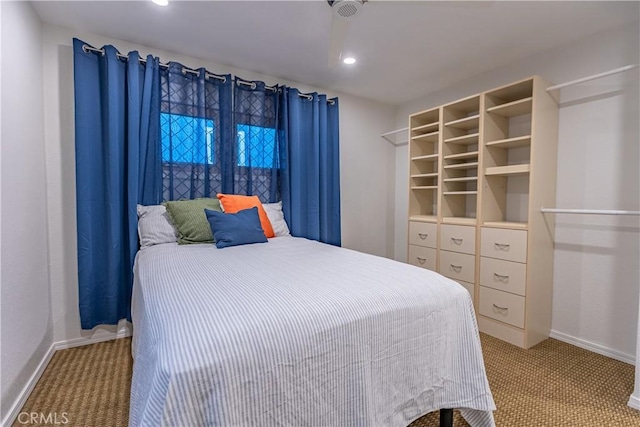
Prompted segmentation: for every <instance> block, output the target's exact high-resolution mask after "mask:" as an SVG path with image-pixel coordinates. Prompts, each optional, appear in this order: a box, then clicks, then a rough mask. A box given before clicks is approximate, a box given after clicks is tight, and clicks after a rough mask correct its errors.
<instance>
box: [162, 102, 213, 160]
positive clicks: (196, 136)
mask: <svg viewBox="0 0 640 427" xmlns="http://www.w3.org/2000/svg"><path fill="white" fill-rule="evenodd" d="M160 129H161V132H162V161H163V162H164V163H195V164H205V163H206V164H209V165H213V164H215V161H216V158H215V150H214V148H215V137H214V135H215V133H214V130H215V128H214V124H213V120H212V119H203V118H199V117H191V116H183V115H180V114H169V113H160Z"/></svg>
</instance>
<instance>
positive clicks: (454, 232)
mask: <svg viewBox="0 0 640 427" xmlns="http://www.w3.org/2000/svg"><path fill="white" fill-rule="evenodd" d="M440 249H443V250H445V251H452V252H461V253H463V254H471V255H473V254H475V253H476V228H475V227H469V226H465V225H448V224H442V225H441V227H440Z"/></svg>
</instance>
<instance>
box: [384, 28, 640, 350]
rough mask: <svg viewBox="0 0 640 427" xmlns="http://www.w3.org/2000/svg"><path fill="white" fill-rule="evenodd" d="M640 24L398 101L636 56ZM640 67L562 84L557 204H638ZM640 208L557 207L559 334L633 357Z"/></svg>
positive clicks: (612, 64)
mask: <svg viewBox="0 0 640 427" xmlns="http://www.w3.org/2000/svg"><path fill="white" fill-rule="evenodd" d="M639 36H640V29H639V27H638V25H637V24H636V25H631V26H627V27H623V28H617V29H614V30H610V31H607V32H604V33H600V34H596V35H594V36H592V37H588V38H584V39H582V40H579V41H576V42H574V43H572V44H569V45H565V46H560V47H557V48H555V49H553V50H550V51H546V52H542V53H540V54H537V55H535V56H532V57H529V58H526V59H523V60H521V61H518V62H516V63H514V64H511V65H510V66H507V67H502V68H499V69H496V70H493V71H491V72H487V73H484V74H481V75H479V76H476V77H474V78H473V79H469V80H467V81H464V82H461V83H460V84H459V85H457V86H456V87H452V88H450V89H448V90H444V91H440V92H437V93H434V94H432V95H430V96H427V97H424V98H421V99H419V100H416V101H414V102H410V103H407V104H405V105H402V106H400V107H399V108H398V112H397V116H396V127H397V128H401V127H406V126H407V120H408V116H409V114H412V113H414V112H417V111H421V110H425V109H427V108H430V107H434V106H438V105H442V104H444V103H447V102H450V101H455V100H456V99H460V98H463V97H466V96H470V95H473V94H475V93H478V92H481V91H484V90H488V89H491V88H494V87H498V86H501V85H504V84H508V83H510V82H513V81H516V80H519V79H522V78H525V77H528V76H530V75H534V74H537V75H540V76H542V77H543V78H545V79H547V80H548V81H550V82H551V83H562V82H565V81H570V80H574V79H577V78H580V77H584V76H588V75H591V74H596V73H600V72H603V71H607V70H611V69H614V68H618V67H621V66H624V65H628V64H637V63H638V60H639V58H638V56H639V50H640V47H639V44H640V42H639V38H640V37H639ZM638 103H639V101H638V69H635V70H634V71H632V72H627V73H626V74H624V75H618V76H611V77H607V78H603V79H599V80H594V81H592V82H589V83H584V84H582V85H580V86H575V87H571V88H566V89H563V90H562V92H561V103H560V129H559V145H558V182H557V203H556V204H557V206H558V207H571V208H585V209H628V210H639V207H640V194H639V193H640V187H639V185H640V184H639V183H640V176H639V172H638V170H639V162H638V159H639V148H638V141H639V140H640V131H639V128H638V126H639V125H638V116H639V107H638ZM407 156H408V154H407V147H406V146H403V147H399V148H397V149H396V194H395V199H396V213H395V218H396V227H395V239H394V240H395V258H396V259H398V260H405V259H406V250H407V249H406V248H407V229H406V227H407V208H408V192H407V182H408V177H407V174H408V160H407ZM639 245H640V243H639V219H638V217H624V218H623V217H596V216H571V217H569V216H557V220H556V247H555V254H554V255H555V256H554V258H555V261H554V263H555V268H554V297H553V324H552V328H553V334H554V336H556V337H558V338H561V339H564V340H567V341H571V342H574V343H576V344H580V345H583V346H587V347H591V348H592V349H598V348H599V349H600V350H602V351H603V352H605V353H608V354H610V355H612V356H614V357H617V358H619V359H621V360H627V361H632V360H633V359H634V355H635V350H636V347H635V346H636V327H637V324H638V322H637V320H638V290H639V283H640V271H639V267H638V265H639V253H640V250H639Z"/></svg>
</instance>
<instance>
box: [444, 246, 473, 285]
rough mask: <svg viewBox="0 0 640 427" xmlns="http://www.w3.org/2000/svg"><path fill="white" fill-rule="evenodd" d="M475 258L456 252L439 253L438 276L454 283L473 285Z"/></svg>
mask: <svg viewBox="0 0 640 427" xmlns="http://www.w3.org/2000/svg"><path fill="white" fill-rule="evenodd" d="M475 264H476V257H475V256H473V255H467V254H460V253H457V252H449V251H440V274H442V275H443V276H447V277H450V278H451V279H454V280H456V281H460V280H462V281H463V282H470V283H473V282H474V280H475Z"/></svg>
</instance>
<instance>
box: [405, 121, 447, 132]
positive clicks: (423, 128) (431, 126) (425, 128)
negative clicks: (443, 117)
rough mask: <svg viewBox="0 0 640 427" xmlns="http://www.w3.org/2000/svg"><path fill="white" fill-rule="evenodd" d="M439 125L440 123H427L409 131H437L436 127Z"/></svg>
mask: <svg viewBox="0 0 640 427" xmlns="http://www.w3.org/2000/svg"><path fill="white" fill-rule="evenodd" d="M439 124H440V122H433V123H427V124H426V125H422V126H416V127H412V128H411V131H412V132H418V131H425V132H427V131H431V130H433V129H438V125H439Z"/></svg>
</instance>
